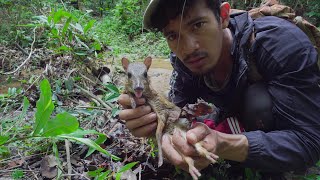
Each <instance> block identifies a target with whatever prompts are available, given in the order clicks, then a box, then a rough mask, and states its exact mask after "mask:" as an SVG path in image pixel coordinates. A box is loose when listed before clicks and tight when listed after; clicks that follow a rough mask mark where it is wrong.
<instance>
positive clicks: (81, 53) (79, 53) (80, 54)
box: [74, 52, 88, 56]
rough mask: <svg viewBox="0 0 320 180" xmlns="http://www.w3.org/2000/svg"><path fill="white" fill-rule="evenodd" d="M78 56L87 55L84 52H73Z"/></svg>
mask: <svg viewBox="0 0 320 180" xmlns="http://www.w3.org/2000/svg"><path fill="white" fill-rule="evenodd" d="M74 53H75V54H76V55H78V56H87V55H88V54H87V53H86V52H74Z"/></svg>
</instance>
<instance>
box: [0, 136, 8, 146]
mask: <svg viewBox="0 0 320 180" xmlns="http://www.w3.org/2000/svg"><path fill="white" fill-rule="evenodd" d="M8 140H9V136H0V146H1V145H2V144H4V143H6V142H7V141H8Z"/></svg>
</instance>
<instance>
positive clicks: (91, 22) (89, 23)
mask: <svg viewBox="0 0 320 180" xmlns="http://www.w3.org/2000/svg"><path fill="white" fill-rule="evenodd" d="M95 22H96V20H91V21H89V22H88V23H87V25H86V26H85V27H84V29H83V31H84V33H87V31H88V30H89V29H91V28H92V27H93V25H94V23H95Z"/></svg>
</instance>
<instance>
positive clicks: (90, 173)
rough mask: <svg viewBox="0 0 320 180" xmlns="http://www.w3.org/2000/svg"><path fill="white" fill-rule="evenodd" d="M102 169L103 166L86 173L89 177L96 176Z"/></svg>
mask: <svg viewBox="0 0 320 180" xmlns="http://www.w3.org/2000/svg"><path fill="white" fill-rule="evenodd" d="M103 170H104V169H103V168H98V169H97V170H94V171H89V172H88V173H87V174H88V176H89V177H98V176H99V174H100V173H101V172H102V171H103Z"/></svg>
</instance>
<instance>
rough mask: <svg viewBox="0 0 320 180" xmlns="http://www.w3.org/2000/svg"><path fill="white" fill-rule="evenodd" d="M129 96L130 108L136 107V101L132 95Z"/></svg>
mask: <svg viewBox="0 0 320 180" xmlns="http://www.w3.org/2000/svg"><path fill="white" fill-rule="evenodd" d="M129 97H130V103H131V108H133V109H134V108H136V107H137V104H136V101H135V100H134V99H133V97H132V96H129Z"/></svg>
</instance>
